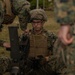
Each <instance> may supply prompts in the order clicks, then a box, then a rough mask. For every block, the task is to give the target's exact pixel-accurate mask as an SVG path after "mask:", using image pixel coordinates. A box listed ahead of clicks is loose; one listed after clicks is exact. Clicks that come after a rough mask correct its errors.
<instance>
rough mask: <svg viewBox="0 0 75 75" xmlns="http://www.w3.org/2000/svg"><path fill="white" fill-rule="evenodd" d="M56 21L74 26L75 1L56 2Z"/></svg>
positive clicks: (60, 0)
mask: <svg viewBox="0 0 75 75" xmlns="http://www.w3.org/2000/svg"><path fill="white" fill-rule="evenodd" d="M54 3H55V4H54V5H55V8H54V9H55V16H56V21H57V22H58V23H60V24H65V25H72V24H73V23H74V21H75V17H74V16H75V0H54Z"/></svg>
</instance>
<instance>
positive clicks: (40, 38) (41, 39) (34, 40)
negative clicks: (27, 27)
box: [29, 34, 48, 57]
mask: <svg viewBox="0 0 75 75" xmlns="http://www.w3.org/2000/svg"><path fill="white" fill-rule="evenodd" d="M40 55H42V56H47V55H48V50H47V37H46V36H44V35H34V34H31V35H30V50H29V57H37V56H40Z"/></svg>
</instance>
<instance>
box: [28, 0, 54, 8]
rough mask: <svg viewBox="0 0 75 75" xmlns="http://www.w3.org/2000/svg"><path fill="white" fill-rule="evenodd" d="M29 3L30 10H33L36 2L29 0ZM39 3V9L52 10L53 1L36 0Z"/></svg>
mask: <svg viewBox="0 0 75 75" xmlns="http://www.w3.org/2000/svg"><path fill="white" fill-rule="evenodd" d="M29 2H30V3H31V9H35V8H36V5H37V0H29ZM38 2H39V8H49V7H52V8H53V0H51V1H48V0H38Z"/></svg>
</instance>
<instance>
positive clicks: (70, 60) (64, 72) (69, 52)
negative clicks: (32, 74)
mask: <svg viewBox="0 0 75 75" xmlns="http://www.w3.org/2000/svg"><path fill="white" fill-rule="evenodd" d="M73 37H74V41H73V43H72V44H70V45H68V46H64V45H63V44H62V43H60V42H58V41H59V40H58V41H57V42H56V46H55V49H54V53H56V58H57V59H56V64H55V70H56V71H57V72H58V73H60V75H75V35H74V36H73Z"/></svg>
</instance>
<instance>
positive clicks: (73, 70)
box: [55, 0, 75, 75]
mask: <svg viewBox="0 0 75 75" xmlns="http://www.w3.org/2000/svg"><path fill="white" fill-rule="evenodd" d="M55 14H56V15H55V16H56V20H57V22H58V23H60V24H64V25H73V26H74V22H75V0H55ZM71 27H72V26H71ZM73 29H74V27H73ZM73 29H72V30H71V32H72V34H74V35H73V37H74V39H75V33H74V30H73ZM57 47H58V46H57ZM59 51H60V52H59ZM57 52H59V57H60V59H61V58H63V60H62V61H63V63H65V66H66V67H65V68H64V69H62V71H63V73H61V74H62V75H75V40H74V41H73V43H72V44H70V45H68V46H67V47H66V46H64V47H61V48H60V47H58V51H57ZM61 54H63V55H61ZM58 64H59V62H58Z"/></svg>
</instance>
